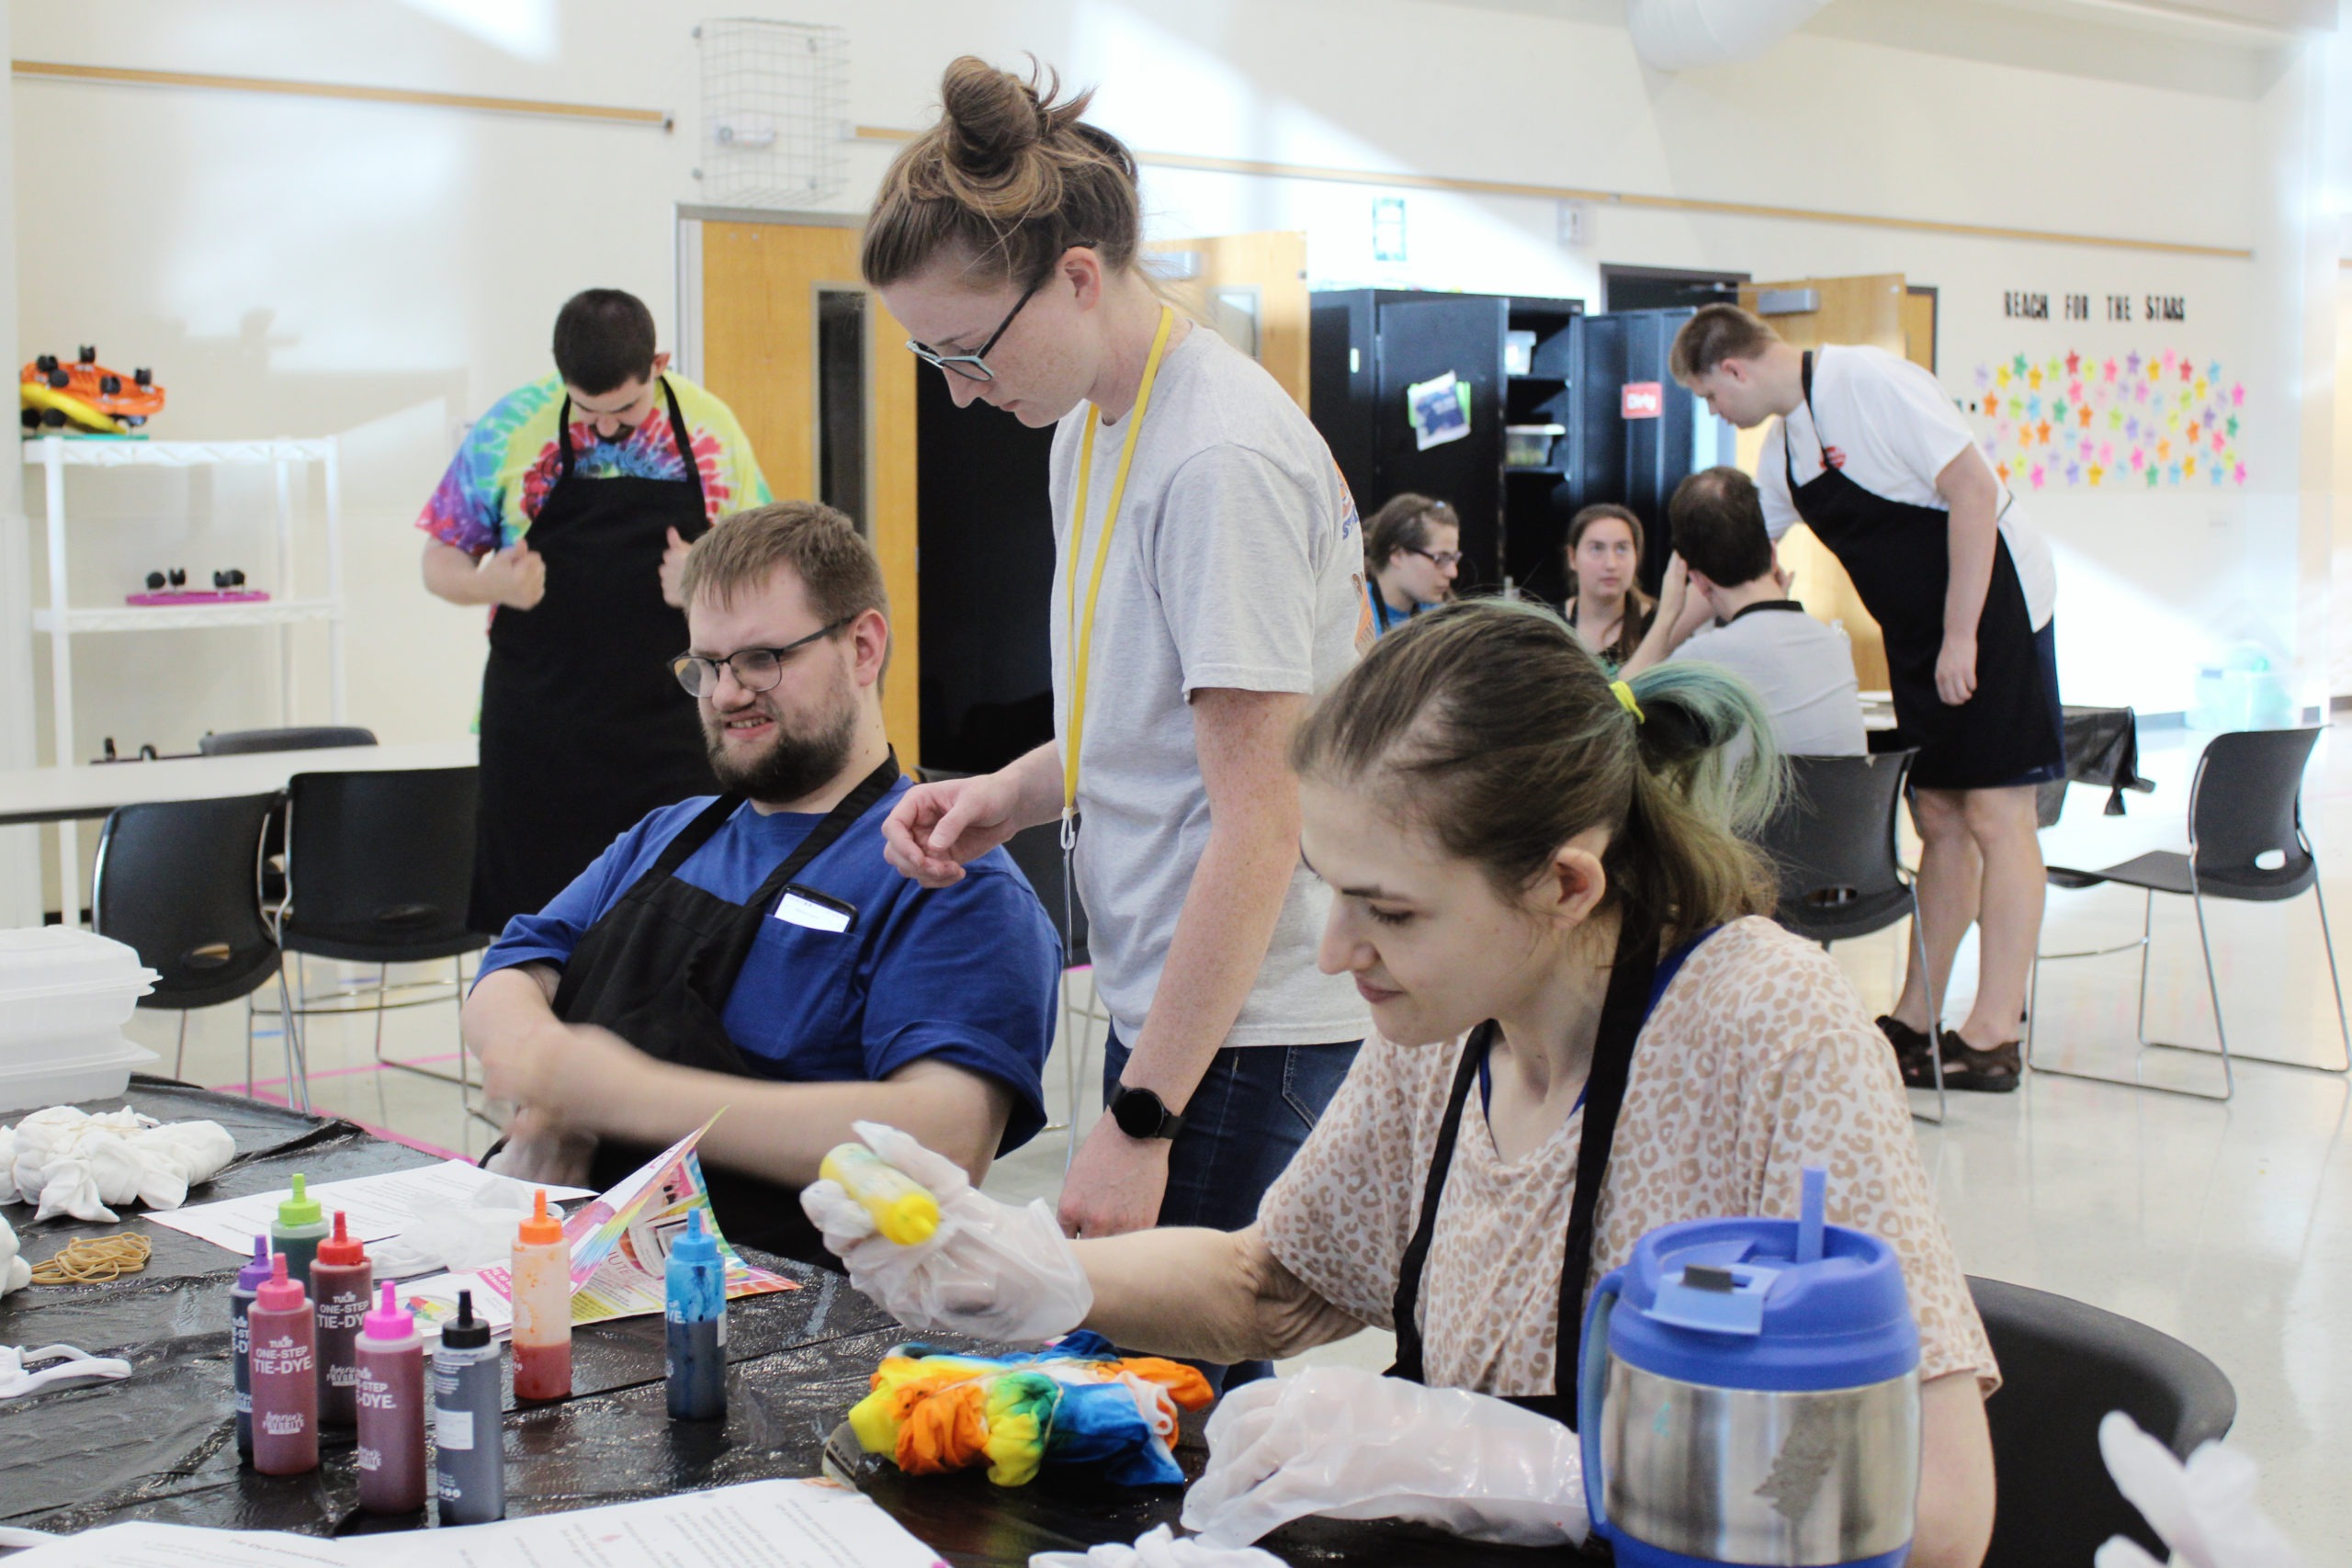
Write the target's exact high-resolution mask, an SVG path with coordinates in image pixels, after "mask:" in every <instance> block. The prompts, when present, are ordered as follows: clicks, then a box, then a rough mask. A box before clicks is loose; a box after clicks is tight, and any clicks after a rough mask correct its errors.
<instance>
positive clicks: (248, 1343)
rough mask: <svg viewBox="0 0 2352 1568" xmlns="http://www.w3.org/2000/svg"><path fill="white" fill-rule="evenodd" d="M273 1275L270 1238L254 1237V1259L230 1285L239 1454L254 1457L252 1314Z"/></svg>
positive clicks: (231, 1349) (231, 1341) (233, 1371)
mask: <svg viewBox="0 0 2352 1568" xmlns="http://www.w3.org/2000/svg"><path fill="white" fill-rule="evenodd" d="M268 1278H269V1237H267V1236H266V1235H257V1236H255V1237H254V1257H253V1261H252V1262H250V1263H248V1264H246V1265H245V1266H244V1267H243V1269H238V1270H237V1282H236V1283H235V1284H233V1285H232V1286H230V1287H229V1366H230V1369H231V1372H230V1375H231V1377H232V1379H233V1380H234V1382H235V1383H236V1387H237V1453H238V1454H239V1456H240V1457H242V1458H244V1459H248V1460H250V1459H252V1458H253V1457H254V1335H253V1324H252V1323H251V1321H250V1320H249V1318H248V1315H247V1314H250V1313H251V1312H252V1311H253V1305H254V1292H257V1291H259V1290H260V1289H261V1287H262V1282H263V1281H264V1280H267V1279H268Z"/></svg>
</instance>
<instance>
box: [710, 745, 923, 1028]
mask: <svg viewBox="0 0 2352 1568" xmlns="http://www.w3.org/2000/svg"><path fill="white" fill-rule="evenodd" d="M898 782H899V753H898V750H897V748H895V747H893V748H892V749H891V750H889V751H888V752H886V753H885V754H884V756H883V758H882V761H880V762H878V763H876V765H875V769H874V771H873V772H872V773H868V774H866V775H865V777H864V778H862V779H860V780H859V781H858V782H857V787H856V788H855V789H854V790H851V791H850V792H849V793H848V794H847V795H843V796H842V798H841V799H840V801H839V802H838V803H836V804H835V805H834V807H833V808H832V809H831V811H828V812H826V813H825V819H824V820H823V821H821V822H820V823H818V824H817V825H816V826H815V827H814V828H811V829H809V836H808V837H807V838H805V839H803V840H800V844H799V847H798V848H797V849H795V850H794V851H793V852H791V853H790V854H788V855H786V856H785V857H784V863H782V864H781V865H778V866H777V867H776V868H775V870H774V871H772V872H770V873H769V874H768V879H767V880H766V881H765V882H763V883H762V884H760V890H759V891H758V892H757V893H754V894H752V898H751V902H750V903H749V904H747V905H746V906H745V908H750V909H754V910H757V911H759V912H760V914H761V916H762V917H763V918H764V916H765V914H766V910H767V907H768V906H769V905H770V904H772V903H774V902H775V900H776V899H778V898H780V897H783V896H784V889H785V886H786V884H788V883H790V882H791V881H792V879H793V878H794V877H796V876H798V875H799V874H801V873H802V872H803V871H806V870H807V869H808V868H809V862H810V861H813V860H815V859H816V858H817V857H818V856H819V855H820V854H823V853H824V852H825V851H826V850H828V849H830V848H831V847H832V844H833V842H834V840H837V839H839V838H840V837H841V836H842V834H843V833H846V832H848V831H849V829H850V824H851V823H853V822H855V821H856V820H857V819H858V818H861V817H863V816H865V813H866V812H867V811H868V810H869V809H871V808H872V807H873V805H874V803H875V802H876V801H877V800H879V799H881V798H882V797H883V796H884V795H888V794H889V793H890V786H891V785H892V784H897V783H898ZM759 929H760V928H759V924H758V921H757V920H753V921H751V922H749V929H748V931H747V932H746V935H747V937H748V936H749V935H752V934H756V933H757V932H758V931H759ZM728 980H729V985H730V986H731V985H732V983H733V980H734V976H732V975H729V976H728Z"/></svg>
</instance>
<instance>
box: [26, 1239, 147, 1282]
mask: <svg viewBox="0 0 2352 1568" xmlns="http://www.w3.org/2000/svg"><path fill="white" fill-rule="evenodd" d="M154 1250H155V1247H154V1243H153V1242H151V1241H149V1240H148V1239H147V1238H146V1237H145V1236H143V1235H131V1234H130V1232H128V1231H122V1232H119V1233H117V1234H116V1235H85V1236H79V1237H76V1238H75V1239H74V1240H73V1241H69V1242H67V1243H66V1244H65V1246H64V1247H62V1249H61V1250H59V1251H57V1252H55V1253H53V1254H51V1256H49V1257H47V1258H42V1259H41V1260H40V1262H38V1263H36V1264H34V1265H33V1283H34V1284H36V1285H103V1284H105V1283H106V1282H107V1280H119V1279H121V1278H122V1277H123V1276H124V1275H125V1274H136V1273H139V1272H141V1270H143V1269H145V1268H146V1267H147V1259H148V1258H149V1257H150V1256H151V1255H152V1254H153V1252H154Z"/></svg>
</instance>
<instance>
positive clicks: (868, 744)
mask: <svg viewBox="0 0 2352 1568" xmlns="http://www.w3.org/2000/svg"><path fill="white" fill-rule="evenodd" d="M681 586H682V591H683V596H684V599H685V601H686V626H687V631H688V634H689V636H690V637H691V648H690V649H689V651H688V652H687V653H685V654H682V655H681V656H680V657H679V658H678V659H677V660H675V661H674V663H673V669H674V670H675V671H676V673H677V676H678V679H679V682H680V683H681V684H683V685H684V687H685V688H686V689H687V690H688V691H689V692H692V693H693V694H695V699H696V700H697V701H698V703H699V705H700V707H701V712H702V725H703V731H704V736H705V739H706V740H707V744H708V748H709V752H710V760H711V765H712V768H713V770H714V771H715V772H716V773H717V774H718V779H719V782H720V784H722V785H723V786H724V787H725V788H726V790H727V791H728V793H727V794H726V795H719V796H716V797H713V796H708V795H705V796H700V797H697V798H695V799H691V800H686V801H683V802H681V803H680V804H678V805H676V806H672V807H665V808H663V809H662V810H659V811H656V812H654V813H653V814H652V815H651V816H650V817H648V818H645V819H644V820H643V821H641V822H639V823H638V824H637V826H636V827H634V828H632V829H629V830H628V832H626V833H624V834H622V835H621V837H620V838H619V839H618V840H616V841H615V842H614V844H613V846H612V847H611V848H610V849H608V850H606V851H605V853H604V854H603V855H602V856H601V857H600V858H599V859H598V860H597V861H596V862H595V863H594V864H593V865H591V866H589V868H588V869H587V870H586V871H585V872H583V873H582V874H581V875H580V877H579V879H578V880H577V881H575V882H573V883H572V885H571V886H569V887H567V888H566V889H564V891H563V892H562V893H560V895H558V896H557V897H556V899H555V901H554V902H553V903H551V904H549V905H548V907H547V908H545V909H543V910H541V911H540V912H539V913H537V914H536V915H518V916H516V917H515V919H513V920H512V921H510V922H509V923H508V925H507V927H506V931H505V934H504V935H503V937H501V938H500V940H499V941H498V942H497V944H496V945H495V946H493V947H492V948H491V950H490V951H489V953H486V954H484V956H483V958H482V964H481V979H480V980H479V981H478V982H477V983H476V985H475V987H474V989H473V993H472V995H471V996H470V997H469V998H468V999H467V1002H466V1008H465V1033H466V1039H467V1043H468V1044H469V1046H470V1047H471V1048H472V1049H473V1051H474V1052H475V1053H476V1054H478V1055H480V1056H481V1061H482V1073H483V1080H484V1083H485V1085H486V1087H487V1089H488V1091H489V1093H490V1095H491V1096H492V1098H493V1099H498V1100H507V1101H510V1102H511V1103H513V1104H514V1105H515V1106H516V1107H517V1108H518V1109H517V1111H516V1115H515V1121H514V1122H513V1123H511V1124H510V1127H509V1129H508V1131H509V1140H508V1157H507V1158H505V1159H504V1160H503V1162H502V1164H501V1166H500V1168H503V1169H508V1170H511V1171H512V1172H513V1173H514V1174H516V1175H520V1176H524V1177H526V1179H540V1180H557V1179H572V1180H582V1179H584V1181H585V1182H586V1183H587V1184H588V1185H590V1186H594V1187H595V1188H597V1189H599V1190H602V1189H605V1188H606V1187H609V1186H611V1185H612V1184H614V1183H615V1182H616V1181H618V1180H619V1179H621V1178H623V1177H625V1176H627V1175H628V1173H629V1171H630V1170H632V1169H633V1168H635V1167H636V1166H637V1165H639V1164H641V1163H642V1162H643V1161H644V1160H646V1159H647V1158H650V1156H652V1155H653V1154H656V1153H658V1152H659V1151H660V1150H661V1149H662V1148H663V1147H664V1146H666V1145H669V1144H672V1143H673V1142H675V1141H676V1140H677V1139H679V1138H681V1137H683V1136H684V1135H685V1134H687V1133H690V1132H692V1131H693V1130H694V1129H695V1128H696V1127H699V1126H701V1125H702V1124H703V1123H704V1122H707V1121H709V1120H710V1118H711V1117H713V1116H714V1115H718V1121H717V1122H716V1123H714V1124H713V1125H712V1126H711V1128H710V1130H709V1131H708V1132H707V1133H706V1134H704V1135H703V1139H702V1142H701V1144H700V1145H699V1152H700V1154H701V1156H702V1161H703V1167H704V1173H705V1175H706V1177H707V1179H708V1180H709V1182H710V1185H711V1197H712V1201H713V1204H714V1206H715V1207H716V1209H717V1211H718V1222H719V1226H720V1228H721V1229H722V1230H723V1231H725V1233H726V1234H727V1235H728V1236H729V1239H731V1240H733V1241H736V1242H738V1243H741V1244H745V1245H750V1246H755V1247H764V1248H766V1249H768V1250H770V1251H775V1252H782V1253H785V1254H786V1255H787V1256H795V1257H802V1258H805V1259H806V1260H808V1261H811V1262H817V1261H827V1262H829V1261H830V1258H829V1255H828V1254H827V1253H826V1251H825V1249H824V1247H823V1244H822V1243H821V1242H820V1240H818V1238H817V1236H816V1233H815V1231H814V1230H813V1229H812V1228H811V1227H810V1226H809V1224H808V1221H807V1219H806V1218H805V1217H804V1216H803V1215H802V1213H801V1211H800V1204H799V1202H798V1201H797V1190H798V1189H800V1188H801V1187H804V1186H806V1185H807V1184H808V1183H809V1182H811V1181H813V1180H815V1179H816V1178H817V1166H818V1162H819V1161H820V1159H822V1158H823V1156H824V1155H825V1152H826V1151H827V1150H829V1149H831V1147H832V1146H833V1145H836V1144H839V1143H842V1142H844V1141H847V1140H849V1139H851V1138H852V1136H853V1134H852V1133H851V1131H850V1123H851V1122H853V1121H858V1120H871V1121H876V1122H888V1123H890V1124H891V1125H893V1126H897V1127H903V1128H905V1129H906V1130H907V1131H909V1132H910V1133H913V1134H916V1135H917V1136H918V1137H920V1138H922V1141H923V1142H924V1143H926V1144H928V1145H931V1146H932V1147H933V1148H937V1149H940V1150H942V1151H944V1152H945V1153H947V1154H949V1155H951V1156H953V1157H954V1158H956V1160H957V1161H958V1162H959V1163H961V1164H962V1165H963V1166H964V1167H965V1168H966V1169H967V1170H968V1171H969V1172H970V1173H971V1176H972V1179H973V1180H974V1181H978V1179H980V1178H981V1176H982V1175H983V1174H984V1173H985V1172H986V1171H987V1169H988V1166H989V1160H990V1159H991V1158H993V1157H994V1156H996V1155H997V1154H998V1153H999V1152H1000V1151H1001V1150H1003V1149H1009V1148H1012V1147H1015V1146H1017V1145H1020V1144H1022V1143H1023V1142H1025V1141H1026V1140H1028V1139H1029V1138H1030V1137H1031V1136H1033V1135H1034V1134H1035V1133H1036V1131H1037V1129H1038V1128H1039V1127H1040V1126H1042V1125H1043V1124H1044V1122H1045V1105H1044V1097H1043V1086H1042V1080H1041V1077H1040V1074H1041V1072H1042V1070H1043V1068H1044V1066H1045V1060H1046V1048H1047V1046H1048V1045H1049V1044H1050V1043H1051V1041H1052V1038H1053V1028H1054V1000H1055V986H1056V982H1057V976H1058V973H1059V968H1060V962H1061V958H1060V952H1059V949H1058V946H1057V942H1056V938H1055V934H1054V929H1053V926H1052V924H1051V922H1050V921H1049V920H1048V919H1047V918H1046V911H1045V909H1044V908H1043V907H1042V906H1040V905H1039V903H1038V902H1037V897H1036V895H1035V893H1033V892H1032V891H1031V890H1030V888H1029V885H1028V884H1027V883H1026V882H1025V881H1023V878H1022V875H1021V874H1020V872H1019V871H1017V870H1016V869H1014V867H1013V864H1012V860H1011V859H1010V858H1009V857H1008V856H1007V855H1006V854H1005V853H1004V852H1003V851H1001V850H997V851H992V852H989V854H988V855H986V856H983V857H982V858H981V859H979V860H978V861H975V862H973V863H971V864H970V865H969V866H968V867H967V870H968V871H969V872H971V873H972V874H970V875H967V876H966V877H965V878H964V879H963V880H962V881H960V882H957V883H956V884H955V885H954V886H948V887H942V888H935V889H926V888H923V887H922V886H918V885H917V884H915V883H913V882H910V881H909V880H908V879H906V878H905V877H902V876H900V875H899V874H898V873H897V872H895V871H893V870H891V869H890V867H889V865H888V863H885V862H884V860H883V858H882V822H883V819H884V818H887V817H888V815H889V814H890V808H891V807H892V806H893V805H894V804H896V802H897V800H898V798H899V795H901V794H903V793H904V792H905V791H906V789H907V788H908V787H909V784H910V781H909V780H907V779H905V778H903V777H901V776H900V774H899V769H898V762H897V759H896V758H895V757H894V756H893V754H892V753H891V750H890V746H889V742H888V739H887V738H886V736H885V734H884V731H883V724H882V701H881V682H882V671H883V667H884V665H885V663H886V662H887V656H888V649H889V641H890V628H889V622H888V616H887V611H888V604H887V601H886V600H885V598H884V594H883V588H882V574H881V569H880V567H879V565H878V563H877V562H876V559H875V558H874V552H873V550H872V549H871V548H870V547H868V546H867V545H866V543H865V540H864V539H862V538H861V537H859V536H858V533H857V530H856V528H855V527H854V525H852V524H851V523H850V521H849V519H847V518H846V517H843V516H842V514H841V513H838V512H835V511H833V510H832V509H831V508H830V507H825V506H820V505H818V504H816V503H814V502H779V503H776V504H775V505H771V506H763V507H759V508H757V509H754V510H752V511H748V512H742V513H736V514H735V515H734V516H732V517H730V518H728V519H725V520H724V521H722V522H721V523H720V524H719V525H718V526H717V527H715V528H713V529H712V530H711V531H710V532H709V533H708V534H707V535H705V536H703V537H702V538H701V539H699V540H697V541H696V542H695V547H694V549H693V552H692V553H691V554H690V555H689V556H688V557H687V558H686V564H685V570H684V579H683V582H682V585H681ZM681 700H682V701H683V700H684V699H683V698H682V699H681ZM721 1111H724V1112H725V1114H723V1115H719V1114H718V1113H719V1112H721Z"/></svg>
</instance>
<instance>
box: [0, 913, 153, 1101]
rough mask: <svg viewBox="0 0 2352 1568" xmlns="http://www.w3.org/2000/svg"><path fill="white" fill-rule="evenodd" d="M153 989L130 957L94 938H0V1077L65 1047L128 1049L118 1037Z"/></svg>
mask: <svg viewBox="0 0 2352 1568" xmlns="http://www.w3.org/2000/svg"><path fill="white" fill-rule="evenodd" d="M154 985H155V972H154V971H153V969H150V968H148V967H147V966H146V965H144V964H141V963H140V962H139V954H138V953H136V952H135V951H133V950H132V949H130V947H127V946H125V945H124V944H123V943H121V942H113V941H110V940H108V939H107V938H106V937H102V936H98V935H96V934H95V933H93V932H90V931H80V930H77V929H74V928H73V927H69V926H31V927H25V928H20V929H17V930H13V931H0V1074H6V1073H11V1072H14V1071H16V1070H17V1069H19V1068H23V1067H29V1066H38V1065H40V1064H42V1063H45V1062H47V1061H49V1060H51V1058H53V1057H55V1056H56V1055H58V1053H59V1051H60V1050H61V1049H62V1043H64V1042H72V1041H82V1042H85V1043H86V1042H88V1041H90V1040H92V1039H94V1038H101V1037H103V1038H106V1039H108V1040H111V1041H112V1042H113V1043H114V1044H116V1045H121V1044H123V1043H125V1042H123V1041H122V1038H121V1035H120V1030H121V1028H122V1026H123V1024H124V1022H126V1021H128V1020H129V1019H130V1014H131V1010H132V1009H134V1008H135V1007H137V1006H138V1005H139V998H141V997H143V996H145V995H146V994H147V993H148V992H149V991H150V990H152V989H153V988H154ZM102 1092H108V1093H119V1092H120V1089H119V1086H118V1088H117V1089H113V1090H107V1091H102Z"/></svg>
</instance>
